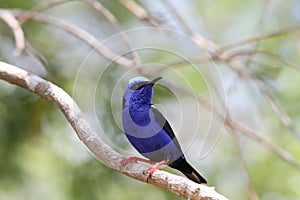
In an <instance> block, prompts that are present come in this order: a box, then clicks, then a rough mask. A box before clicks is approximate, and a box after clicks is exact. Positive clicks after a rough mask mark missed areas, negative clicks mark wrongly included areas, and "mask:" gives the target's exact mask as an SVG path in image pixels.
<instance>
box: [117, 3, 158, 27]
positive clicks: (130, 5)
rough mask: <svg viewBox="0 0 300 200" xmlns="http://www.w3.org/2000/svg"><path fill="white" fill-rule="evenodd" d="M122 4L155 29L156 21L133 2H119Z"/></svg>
mask: <svg viewBox="0 0 300 200" xmlns="http://www.w3.org/2000/svg"><path fill="white" fill-rule="evenodd" d="M119 2H120V4H121V5H123V6H124V7H125V8H127V9H128V10H129V11H130V12H131V13H132V14H133V15H134V16H136V17H137V18H138V19H139V20H141V21H144V22H146V23H147V24H149V25H150V26H153V27H155V26H156V25H155V23H154V20H153V19H152V17H151V16H150V15H149V13H148V12H147V11H146V10H145V9H144V8H143V7H142V6H140V5H139V4H137V3H136V2H135V1H133V0H119Z"/></svg>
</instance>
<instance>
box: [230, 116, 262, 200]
mask: <svg viewBox="0 0 300 200" xmlns="http://www.w3.org/2000/svg"><path fill="white" fill-rule="evenodd" d="M226 113H228V112H226ZM226 118H227V119H231V118H230V116H229V115H228V114H227V117H226ZM228 129H229V131H230V132H231V133H232V134H231V135H232V137H233V140H234V145H235V147H236V149H237V155H238V159H239V161H240V163H241V166H242V168H243V172H244V177H245V179H246V184H247V189H248V196H249V198H250V200H259V198H258V195H257V193H256V191H255V189H254V187H253V185H252V183H251V179H250V173H249V170H248V167H247V163H246V161H245V159H244V158H243V154H242V148H241V146H240V143H239V141H238V136H237V130H236V129H233V127H229V126H228Z"/></svg>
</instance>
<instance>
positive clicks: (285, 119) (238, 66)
mask: <svg viewBox="0 0 300 200" xmlns="http://www.w3.org/2000/svg"><path fill="white" fill-rule="evenodd" d="M230 66H231V67H232V68H233V69H234V70H235V71H237V72H238V73H240V74H241V75H243V76H244V77H246V78H248V79H250V80H252V81H253V82H254V84H255V85H256V87H257V88H258V90H259V91H260V93H261V94H263V95H264V96H265V98H266V99H267V100H268V101H269V103H270V105H271V108H272V109H273V110H274V111H275V113H276V115H277V116H278V118H279V120H280V121H281V122H282V124H283V125H284V126H285V127H286V128H287V129H288V130H289V131H290V132H291V133H292V134H293V135H294V136H295V138H297V139H298V140H299V141H300V133H299V132H298V131H297V129H296V127H295V126H294V124H293V122H292V119H291V118H290V117H289V115H288V114H287V113H286V112H285V111H284V110H283V109H282V108H281V106H280V105H279V103H278V102H277V101H276V99H275V98H274V97H273V95H272V94H271V92H270V90H269V89H268V88H267V86H266V85H265V84H264V83H263V82H262V81H261V80H260V79H258V78H257V77H256V76H255V74H253V73H252V72H251V71H250V70H248V69H247V68H246V67H244V66H243V65H242V63H240V62H230Z"/></svg>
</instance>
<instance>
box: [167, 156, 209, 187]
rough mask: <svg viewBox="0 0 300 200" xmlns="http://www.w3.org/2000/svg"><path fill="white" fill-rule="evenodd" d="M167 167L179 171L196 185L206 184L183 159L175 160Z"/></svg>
mask: <svg viewBox="0 0 300 200" xmlns="http://www.w3.org/2000/svg"><path fill="white" fill-rule="evenodd" d="M169 166H170V167H172V168H175V169H177V170H179V171H181V172H182V173H183V174H184V175H185V176H186V177H188V178H189V179H190V180H192V181H194V182H196V183H207V181H206V180H205V179H204V178H203V177H202V176H201V175H200V174H199V173H198V172H197V171H196V170H195V169H194V168H193V167H192V166H191V165H190V164H189V163H188V162H187V161H186V160H185V159H184V158H179V159H177V160H176V161H174V162H173V163H171V164H170V165H169Z"/></svg>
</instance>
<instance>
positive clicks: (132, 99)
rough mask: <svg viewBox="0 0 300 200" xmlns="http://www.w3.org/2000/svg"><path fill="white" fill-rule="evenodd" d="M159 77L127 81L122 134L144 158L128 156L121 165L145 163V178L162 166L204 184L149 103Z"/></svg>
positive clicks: (168, 127)
mask: <svg viewBox="0 0 300 200" xmlns="http://www.w3.org/2000/svg"><path fill="white" fill-rule="evenodd" d="M160 79H162V77H158V78H155V79H153V80H149V79H147V78H145V77H142V76H138V77H134V78H132V79H130V80H129V82H128V84H127V86H126V89H125V92H124V95H123V106H122V122H123V128H124V132H125V135H126V137H127V139H128V140H129V142H130V143H131V145H132V146H133V147H134V148H135V149H136V150H137V151H138V152H139V153H140V154H142V155H143V156H144V157H146V158H147V159H144V158H139V157H129V158H125V159H123V160H122V162H121V165H122V166H124V165H126V164H127V163H130V162H138V161H139V162H145V163H149V164H151V167H150V168H149V169H147V170H145V171H144V172H145V173H148V177H147V182H148V179H150V178H151V176H152V174H153V173H154V172H155V170H159V169H161V168H160V167H161V166H162V165H168V166H170V167H171V168H174V169H176V170H179V171H181V172H182V173H183V174H184V175H185V176H186V177H187V178H188V179H190V180H192V181H194V182H196V183H207V181H206V180H205V179H204V178H203V176H201V175H200V174H199V173H198V172H197V171H196V170H195V169H194V168H193V167H192V166H191V165H190V164H189V163H188V162H187V160H186V158H185V156H184V154H183V151H182V149H181V147H180V144H179V142H178V140H177V138H176V136H175V134H174V132H173V129H172V128H171V126H170V124H169V122H168V121H167V119H166V118H165V117H164V116H163V114H162V113H161V112H160V111H159V110H158V109H157V108H156V107H155V106H154V105H153V104H152V97H153V90H154V84H155V83H156V82H157V81H159V80H160Z"/></svg>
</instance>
